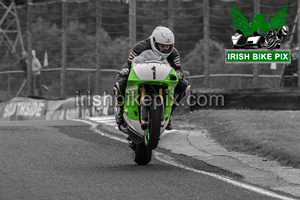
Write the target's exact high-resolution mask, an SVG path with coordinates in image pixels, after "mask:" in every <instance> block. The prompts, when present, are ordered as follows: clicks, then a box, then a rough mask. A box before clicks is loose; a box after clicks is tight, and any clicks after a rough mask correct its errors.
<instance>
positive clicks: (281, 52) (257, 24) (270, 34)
mask: <svg viewBox="0 0 300 200" xmlns="http://www.w3.org/2000/svg"><path fill="white" fill-rule="evenodd" d="M286 16H287V6H286V5H285V6H284V7H282V8H281V9H280V10H279V11H278V12H277V13H276V14H275V15H274V16H273V17H272V18H271V20H270V21H266V15H265V14H264V13H260V14H254V15H253V21H250V23H249V22H248V20H247V19H246V18H245V17H244V15H243V14H242V13H241V12H240V11H239V10H238V9H237V8H235V7H234V6H233V5H232V6H231V19H232V23H233V25H234V28H235V30H236V31H235V33H234V35H232V36H231V40H232V49H226V50H225V63H290V62H291V50H290V49H281V47H282V46H283V44H284V43H285V40H286V37H287V34H288V32H289V28H288V26H286Z"/></svg>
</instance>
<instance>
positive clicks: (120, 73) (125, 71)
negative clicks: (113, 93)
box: [119, 68, 130, 76]
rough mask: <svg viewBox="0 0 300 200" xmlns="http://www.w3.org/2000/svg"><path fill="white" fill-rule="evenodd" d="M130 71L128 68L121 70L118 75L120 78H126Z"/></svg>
mask: <svg viewBox="0 0 300 200" xmlns="http://www.w3.org/2000/svg"><path fill="white" fill-rule="evenodd" d="M129 72H130V70H129V69H128V68H123V69H122V70H121V71H120V72H119V75H120V76H128V74H129Z"/></svg>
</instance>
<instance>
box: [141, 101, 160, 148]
mask: <svg viewBox="0 0 300 200" xmlns="http://www.w3.org/2000/svg"><path fill="white" fill-rule="evenodd" d="M162 106H163V105H162V103H161V99H160V98H154V101H153V102H152V110H151V123H150V129H149V132H147V134H146V135H145V146H146V147H147V149H149V150H153V149H155V148H156V147H157V145H158V142H159V137H160V129H161V116H162V112H163V107H162Z"/></svg>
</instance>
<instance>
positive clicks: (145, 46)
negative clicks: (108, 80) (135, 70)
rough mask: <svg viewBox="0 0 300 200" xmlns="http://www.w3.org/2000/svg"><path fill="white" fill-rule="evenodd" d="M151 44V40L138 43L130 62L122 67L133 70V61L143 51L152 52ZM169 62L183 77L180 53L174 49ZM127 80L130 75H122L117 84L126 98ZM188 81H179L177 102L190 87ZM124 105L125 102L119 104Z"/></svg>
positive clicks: (176, 91) (132, 52)
mask: <svg viewBox="0 0 300 200" xmlns="http://www.w3.org/2000/svg"><path fill="white" fill-rule="evenodd" d="M151 49H152V47H151V42H150V38H147V39H144V40H142V41H140V42H138V43H137V44H136V45H135V46H134V47H133V49H132V51H131V52H130V54H129V57H128V62H127V63H125V64H124V65H123V67H122V69H124V68H128V69H129V70H130V69H131V62H132V60H133V59H134V58H135V57H136V56H138V55H140V54H141V53H142V52H143V51H145V50H151ZM167 61H168V62H169V63H170V65H171V66H172V67H173V68H174V69H175V71H180V72H181V74H182V77H183V72H182V70H181V65H180V57H179V53H178V51H177V50H176V49H175V48H174V49H173V51H172V53H171V54H170V55H169V56H168V57H167ZM127 80H128V75H121V74H119V75H118V76H117V83H118V85H119V89H120V93H121V94H120V95H122V96H123V97H124V96H125V89H126V86H127ZM188 85H189V84H188V81H187V80H185V79H184V78H182V79H179V80H178V84H177V85H176V87H175V100H176V101H177V102H178V103H179V101H180V100H181V99H182V96H183V93H184V92H185V90H186V88H187V86H188ZM119 103H123V102H119Z"/></svg>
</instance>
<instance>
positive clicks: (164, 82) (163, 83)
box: [119, 51, 178, 165]
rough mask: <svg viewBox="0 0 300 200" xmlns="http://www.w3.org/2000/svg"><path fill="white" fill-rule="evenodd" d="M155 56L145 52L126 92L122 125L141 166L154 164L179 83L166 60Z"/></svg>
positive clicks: (138, 58)
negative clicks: (152, 162)
mask: <svg viewBox="0 0 300 200" xmlns="http://www.w3.org/2000/svg"><path fill="white" fill-rule="evenodd" d="M143 54H144V55H143ZM149 55H150V56H149ZM153 57H155V56H154V53H153V52H152V51H148V52H145V53H144V52H143V53H142V54H141V55H140V56H138V57H137V58H135V59H134V60H133V62H132V69H131V71H130V74H129V78H128V82H127V87H126V93H125V104H124V115H123V117H124V124H123V125H121V126H119V129H120V130H122V131H123V132H125V133H128V135H129V139H130V141H131V142H132V143H131V147H132V149H133V157H134V161H135V162H136V163H137V164H139V165H146V164H148V163H149V162H150V161H151V157H152V150H154V149H155V148H156V147H157V145H158V142H159V138H160V135H161V134H162V133H163V132H164V130H165V128H166V126H167V125H168V122H169V119H170V116H171V111H172V105H173V104H174V103H175V101H174V90H175V86H176V85H177V83H178V78H177V76H176V72H175V70H174V69H173V68H172V67H171V66H170V65H169V64H168V63H167V62H166V61H159V60H157V59H156V60H153ZM156 58H157V57H156Z"/></svg>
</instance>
